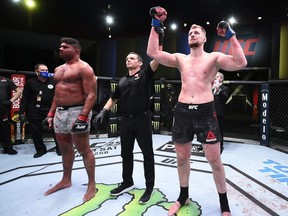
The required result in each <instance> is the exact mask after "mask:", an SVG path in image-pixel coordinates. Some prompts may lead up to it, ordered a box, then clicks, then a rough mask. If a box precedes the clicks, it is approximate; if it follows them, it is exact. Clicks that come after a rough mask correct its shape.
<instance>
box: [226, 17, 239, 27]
mask: <svg viewBox="0 0 288 216" xmlns="http://www.w3.org/2000/svg"><path fill="white" fill-rule="evenodd" d="M228 22H229V23H230V24H231V25H233V24H235V23H237V21H236V19H235V18H234V17H230V18H229V19H228Z"/></svg>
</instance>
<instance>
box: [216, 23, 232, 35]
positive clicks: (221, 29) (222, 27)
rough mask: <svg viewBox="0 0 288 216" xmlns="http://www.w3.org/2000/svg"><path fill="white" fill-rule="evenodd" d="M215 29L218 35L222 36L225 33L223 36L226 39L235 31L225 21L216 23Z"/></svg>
mask: <svg viewBox="0 0 288 216" xmlns="http://www.w3.org/2000/svg"><path fill="white" fill-rule="evenodd" d="M216 30H217V33H218V35H220V36H223V34H225V38H226V39H228V40H229V39H230V38H231V37H232V36H234V35H236V33H235V32H234V31H233V29H232V28H231V27H230V25H229V23H228V22H226V21H221V22H219V23H218V25H217V28H216ZM221 33H222V34H221Z"/></svg>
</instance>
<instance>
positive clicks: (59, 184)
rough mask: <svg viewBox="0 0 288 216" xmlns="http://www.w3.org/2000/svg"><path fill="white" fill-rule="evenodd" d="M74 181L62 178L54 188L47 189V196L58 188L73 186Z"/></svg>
mask: <svg viewBox="0 0 288 216" xmlns="http://www.w3.org/2000/svg"><path fill="white" fill-rule="evenodd" d="M71 185H72V183H71V182H65V181H63V180H61V181H60V182H59V183H58V184H56V185H55V186H54V187H53V188H51V189H49V190H48V191H46V192H45V193H44V195H45V196H48V195H49V194H52V193H54V192H56V191H58V190H61V189H64V188H68V187H71Z"/></svg>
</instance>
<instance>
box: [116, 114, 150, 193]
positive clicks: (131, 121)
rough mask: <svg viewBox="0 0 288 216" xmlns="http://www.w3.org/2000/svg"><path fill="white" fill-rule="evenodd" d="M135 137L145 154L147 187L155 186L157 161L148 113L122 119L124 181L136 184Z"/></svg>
mask: <svg viewBox="0 0 288 216" xmlns="http://www.w3.org/2000/svg"><path fill="white" fill-rule="evenodd" d="M135 139H136V140H137V143H138V145H139V147H140V149H141V151H142V154H143V159H144V176H145V180H146V182H145V184H146V188H153V187H154V181H155V162H154V152H153V146H152V126H151V118H150V115H149V114H148V113H147V114H145V115H142V116H140V117H137V118H127V117H123V118H122V121H121V129H120V140H121V157H122V169H123V170H122V177H123V183H124V184H129V185H130V184H134V181H133V178H132V174H133V159H134V157H133V149H134V142H135Z"/></svg>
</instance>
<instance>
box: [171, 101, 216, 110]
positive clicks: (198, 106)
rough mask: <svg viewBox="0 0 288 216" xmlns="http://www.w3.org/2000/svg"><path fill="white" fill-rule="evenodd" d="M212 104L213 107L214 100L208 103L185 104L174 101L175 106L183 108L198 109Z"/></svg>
mask: <svg viewBox="0 0 288 216" xmlns="http://www.w3.org/2000/svg"><path fill="white" fill-rule="evenodd" d="M211 106H213V107H214V101H210V102H208V103H203V104H187V103H182V102H179V101H178V102H177V103H176V107H179V108H184V109H187V110H195V109H198V108H202V109H204V108H206V107H211Z"/></svg>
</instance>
